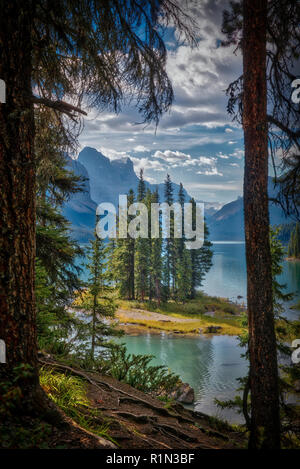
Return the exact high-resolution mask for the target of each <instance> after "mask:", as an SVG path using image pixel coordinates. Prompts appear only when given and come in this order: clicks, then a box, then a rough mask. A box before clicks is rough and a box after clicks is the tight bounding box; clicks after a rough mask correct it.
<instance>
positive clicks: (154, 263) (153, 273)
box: [150, 188, 163, 305]
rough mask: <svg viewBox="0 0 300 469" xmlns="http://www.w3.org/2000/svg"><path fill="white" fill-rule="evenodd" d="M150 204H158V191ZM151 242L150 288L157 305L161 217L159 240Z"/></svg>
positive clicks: (159, 279)
mask: <svg viewBox="0 0 300 469" xmlns="http://www.w3.org/2000/svg"><path fill="white" fill-rule="evenodd" d="M152 202H153V203H157V204H158V203H159V194H158V189H157V188H156V190H155V191H154V192H153V194H152ZM150 242H151V256H150V277H151V281H152V283H151V288H153V295H154V297H155V299H156V301H157V303H158V305H159V304H160V302H161V296H162V291H161V287H162V285H161V284H162V277H163V275H162V268H163V264H162V232H161V216H160V217H159V238H152V239H151V240H150Z"/></svg>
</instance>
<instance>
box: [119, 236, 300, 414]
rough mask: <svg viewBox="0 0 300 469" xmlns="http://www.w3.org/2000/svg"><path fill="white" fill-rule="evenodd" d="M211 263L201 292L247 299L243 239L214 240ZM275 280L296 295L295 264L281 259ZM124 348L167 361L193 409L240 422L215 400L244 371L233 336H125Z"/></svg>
mask: <svg viewBox="0 0 300 469" xmlns="http://www.w3.org/2000/svg"><path fill="white" fill-rule="evenodd" d="M213 249H214V258H213V262H214V265H213V267H212V269H211V270H210V272H209V273H208V275H207V277H206V280H205V282H204V285H203V290H204V291H205V292H206V293H208V294H209V295H214V296H221V297H225V298H229V299H231V300H233V301H237V297H238V296H242V297H243V298H241V299H239V300H238V301H240V302H242V301H246V263H245V245H244V243H228V242H227V243H214V245H213ZM283 267H284V269H283V273H282V275H281V276H280V279H279V280H280V282H281V283H283V284H286V285H287V288H286V291H289V292H294V293H295V294H296V295H295V299H294V300H293V301H292V304H294V303H295V302H296V299H297V298H298V299H299V298H300V263H299V262H288V261H285V262H284V266H283ZM289 306H290V304H286V305H285V314H286V316H287V317H289V318H290V319H297V318H299V316H300V312H299V311H296V310H290V309H289ZM122 342H124V343H126V345H127V349H128V352H130V353H135V354H138V353H144V354H150V355H155V357H156V358H155V359H154V362H155V363H157V364H164V365H167V366H168V367H169V368H170V370H172V371H174V372H175V373H177V374H179V375H180V377H181V379H182V380H183V381H184V382H187V383H189V384H190V385H191V386H192V387H193V388H194V389H195V394H196V402H195V405H194V408H195V410H198V411H201V412H205V413H207V414H209V415H213V416H217V417H220V418H225V419H227V420H228V421H230V422H232V423H239V422H242V420H243V419H242V417H241V416H240V415H238V414H236V413H235V412H234V411H233V410H220V408H219V407H218V406H217V405H216V404H215V402H214V400H215V398H217V399H219V400H227V399H232V398H233V397H234V396H235V395H236V394H237V392H236V389H237V388H238V382H237V378H240V377H243V376H245V375H246V374H247V367H248V365H247V363H246V361H245V360H244V359H242V358H241V353H242V349H241V348H240V347H239V346H238V341H237V339H236V338H235V337H228V336H214V337H197V338H196V337H195V338H187V337H176V336H175V337H174V336H169V335H166V334H161V335H151V334H147V335H142V336H141V335H139V336H126V337H125V338H122Z"/></svg>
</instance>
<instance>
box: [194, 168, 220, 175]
mask: <svg viewBox="0 0 300 469" xmlns="http://www.w3.org/2000/svg"><path fill="white" fill-rule="evenodd" d="M197 174H204V175H205V176H223V173H220V172H219V171H218V170H217V168H216V167H214V168H212V169H209V170H207V171H197Z"/></svg>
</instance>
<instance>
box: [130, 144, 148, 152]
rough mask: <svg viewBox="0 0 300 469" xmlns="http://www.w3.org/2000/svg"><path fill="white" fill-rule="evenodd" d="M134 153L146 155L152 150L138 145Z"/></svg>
mask: <svg viewBox="0 0 300 469" xmlns="http://www.w3.org/2000/svg"><path fill="white" fill-rule="evenodd" d="M133 151H135V152H136V153H145V152H147V151H150V150H149V148H147V147H145V146H144V145H137V146H136V147H134V149H133Z"/></svg>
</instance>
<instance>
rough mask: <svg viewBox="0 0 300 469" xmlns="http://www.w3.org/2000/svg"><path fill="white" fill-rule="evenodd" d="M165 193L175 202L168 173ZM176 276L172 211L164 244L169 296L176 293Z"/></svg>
mask: <svg viewBox="0 0 300 469" xmlns="http://www.w3.org/2000/svg"><path fill="white" fill-rule="evenodd" d="M164 184H165V187H164V195H165V202H166V203H167V204H168V205H169V206H171V205H172V204H173V202H174V198H173V185H172V181H171V177H170V175H169V174H167V177H166V179H165V182H164ZM175 276H176V250H175V242H174V213H173V211H171V212H170V233H169V237H168V238H166V240H165V246H164V283H165V286H166V292H167V297H168V298H169V297H170V296H171V293H172V294H174V290H175Z"/></svg>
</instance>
